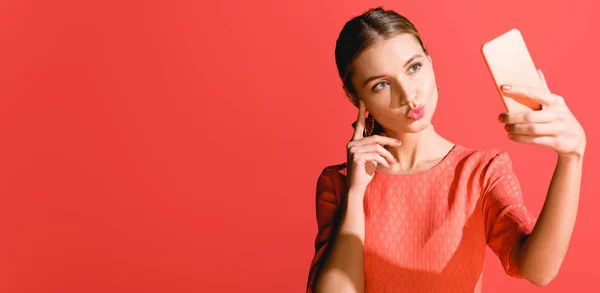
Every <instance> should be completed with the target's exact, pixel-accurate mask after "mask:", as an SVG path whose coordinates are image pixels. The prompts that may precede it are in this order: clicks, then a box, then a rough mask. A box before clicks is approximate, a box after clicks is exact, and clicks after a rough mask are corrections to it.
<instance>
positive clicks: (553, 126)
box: [498, 71, 586, 156]
mask: <svg viewBox="0 0 600 293" xmlns="http://www.w3.org/2000/svg"><path fill="white" fill-rule="evenodd" d="M539 75H540V79H541V80H542V83H543V85H544V87H543V88H530V87H524V86H519V85H509V88H506V87H503V89H502V90H503V91H504V93H505V94H506V95H507V96H518V97H523V98H527V99H529V100H532V101H534V102H537V103H539V104H541V105H542V109H541V110H535V111H529V112H519V113H502V114H500V116H499V117H498V119H499V120H500V122H502V123H504V124H506V126H505V129H506V131H507V132H508V136H509V138H510V139H511V140H513V141H516V142H521V143H528V144H538V145H542V146H546V147H550V148H552V149H553V150H555V151H556V152H557V153H558V155H559V156H583V153H584V152H585V145H586V136H585V131H584V130H583V127H582V126H581V124H579V122H578V121H577V119H576V118H575V116H574V115H573V114H572V113H571V111H570V110H569V108H568V107H567V104H566V103H565V100H564V99H563V97H561V96H558V95H555V94H553V93H551V92H550V90H549V89H548V86H547V84H546V80H545V79H544V75H543V74H542V72H541V71H539Z"/></svg>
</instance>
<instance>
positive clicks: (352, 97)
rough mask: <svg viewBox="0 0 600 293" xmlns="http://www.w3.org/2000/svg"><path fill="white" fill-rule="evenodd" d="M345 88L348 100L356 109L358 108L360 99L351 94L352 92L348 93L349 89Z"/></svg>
mask: <svg viewBox="0 0 600 293" xmlns="http://www.w3.org/2000/svg"><path fill="white" fill-rule="evenodd" d="M343 88H344V93H346V98H348V100H349V101H350V103H352V105H354V106H355V107H356V108H358V97H355V96H354V95H353V94H352V93H350V91H348V88H346V86H343Z"/></svg>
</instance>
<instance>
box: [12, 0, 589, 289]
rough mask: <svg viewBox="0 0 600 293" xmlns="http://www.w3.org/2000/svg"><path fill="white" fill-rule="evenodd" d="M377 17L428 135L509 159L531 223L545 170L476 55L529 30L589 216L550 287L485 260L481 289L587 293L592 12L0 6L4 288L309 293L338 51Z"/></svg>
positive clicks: (549, 167) (341, 125)
mask: <svg viewBox="0 0 600 293" xmlns="http://www.w3.org/2000/svg"><path fill="white" fill-rule="evenodd" d="M201 2H202V3H201ZM378 5H383V6H384V7H385V8H391V9H395V10H397V11H398V12H399V13H401V14H403V15H405V16H407V17H408V18H409V19H411V20H412V21H413V22H414V23H415V24H416V26H417V28H418V29H419V30H420V31H421V33H422V36H423V39H424V41H425V43H426V44H427V46H428V49H429V50H430V52H431V54H432V57H433V60H434V66H435V70H436V75H437V80H438V84H439V87H440V92H441V95H440V102H439V105H438V110H437V113H436V116H435V117H434V124H435V125H436V129H437V130H438V131H439V132H440V133H441V134H443V135H444V136H446V137H448V138H449V139H451V140H452V141H454V142H458V143H460V144H463V145H465V146H467V147H471V148H486V147H500V148H504V149H507V150H509V152H510V154H511V157H512V158H513V162H514V167H515V171H516V172H517V175H519V178H520V180H521V183H522V188H523V190H524V196H525V202H526V204H527V205H528V207H529V208H530V210H531V211H532V213H534V214H535V215H537V214H538V213H539V210H540V208H541V206H542V203H543V200H544V196H545V192H546V189H547V186H548V184H549V180H550V177H551V175H552V171H553V168H554V163H555V156H554V155H553V153H552V151H550V150H547V149H544V148H542V147H534V146H528V145H522V144H515V143H512V142H511V141H509V140H508V139H506V138H505V134H504V130H503V128H502V125H501V124H499V123H498V122H497V121H496V117H497V115H498V114H499V113H500V112H501V111H502V110H503V108H502V103H501V101H500V99H499V97H498V96H497V93H496V92H495V89H494V86H493V83H492V80H491V77H490V76H489V74H488V72H487V71H486V67H485V64H484V62H483V60H482V58H481V56H480V53H479V48H480V45H481V44H482V43H483V42H485V41H486V40H488V39H491V38H492V37H495V36H496V35H499V34H500V33H503V32H505V31H507V30H509V29H510V28H512V27H517V28H519V29H520V30H521V31H522V33H523V35H524V37H525V39H526V41H527V43H528V45H529V47H530V51H531V53H532V55H533V58H534V61H535V62H536V64H537V65H538V67H540V68H542V69H543V70H544V72H545V75H546V78H547V80H548V83H549V86H550V87H551V89H552V90H553V91H554V92H556V93H558V94H560V95H562V96H564V97H565V99H566V101H567V103H568V105H569V106H570V108H571V109H572V111H573V112H574V113H575V114H576V116H577V117H578V118H579V120H580V122H581V123H582V124H583V125H584V127H585V129H586V130H587V134H588V148H587V154H586V163H585V168H584V178H583V187H582V195H581V204H580V210H579V215H578V220H577V224H576V228H575V231H574V234H573V238H572V241H571V246H570V250H569V253H568V254H567V257H566V260H565V262H564V265H563V267H562V269H561V271H560V274H559V275H558V277H557V278H556V279H555V280H554V282H553V283H551V284H550V285H549V286H548V287H546V288H543V289H539V288H536V287H534V286H533V285H530V284H528V283H527V282H526V281H519V280H514V279H510V278H509V277H507V276H505V275H504V274H503V272H502V271H501V267H500V264H499V262H498V260H497V258H496V257H495V256H494V255H493V254H492V253H491V252H489V254H488V264H487V267H486V272H485V277H484V292H511V290H512V291H514V292H517V291H518V292H522V291H528V292H564V291H567V290H569V291H577V292H598V285H597V281H598V279H599V278H600V273H599V272H598V270H597V267H598V263H599V262H600V255H599V253H598V249H597V247H599V246H600V243H599V241H600V240H599V237H598V234H597V233H598V228H597V227H598V226H597V221H598V216H597V215H598V211H597V206H598V204H599V203H600V200H599V199H598V197H597V196H598V194H599V191H600V190H599V185H598V181H597V178H598V177H597V174H598V173H599V172H600V169H599V168H600V167H599V166H598V163H600V158H599V156H598V154H597V153H596V152H595V150H596V149H597V144H598V140H599V134H600V127H599V126H598V118H597V114H596V112H597V107H598V106H599V104H598V99H599V98H600V97H599V95H598V93H597V91H596V88H597V83H598V81H597V77H598V68H599V65H600V57H599V56H598V53H597V52H598V51H600V46H599V45H598V42H597V41H598V38H597V36H598V32H599V31H600V18H598V17H597V12H598V11H600V4H598V2H597V1H592V0H588V1H516V0H509V1H501V2H498V1H495V2H494V3H492V2H485V3H484V1H422V0H420V1H380V2H376V1H350V2H349V1H295V2H286V1H284V2H282V1H266V0H262V1H222V2H217V1H212V2H208V3H205V2H203V1H162V2H156V1H152V2H150V1H138V2H134V1H113V2H107V1H75V0H73V1H64V0H63V1H58V0H57V1H30V0H29V1H26V0H12V1H11V0H5V1H2V2H1V3H0V38H1V40H2V43H1V46H0V66H1V70H0V195H1V197H0V233H1V236H0V237H1V240H0V291H1V292H302V291H303V290H304V286H305V283H306V279H307V274H308V268H309V264H310V261H311V258H312V254H313V249H314V248H313V241H314V237H315V233H316V222H315V206H314V204H315V201H314V199H315V185H316V179H317V176H318V175H319V173H320V172H321V170H322V169H323V168H324V167H325V166H327V165H332V164H338V163H341V162H343V161H344V159H345V148H344V147H345V144H346V142H347V141H348V139H349V138H350V136H351V132H352V129H351V127H350V124H351V123H352V122H353V121H354V119H355V117H356V114H355V109H354V108H353V106H352V105H351V104H350V103H349V102H347V100H346V99H345V97H344V94H343V91H342V89H341V83H340V81H339V79H338V77H337V75H336V69H335V62H334V57H333V56H334V55H333V49H334V44H335V39H336V37H337V35H338V33H339V31H340V29H341V28H342V26H343V24H344V22H345V21H347V20H348V19H350V18H351V17H352V16H354V15H356V14H358V13H361V12H362V11H364V10H366V9H367V8H370V7H372V6H378Z"/></svg>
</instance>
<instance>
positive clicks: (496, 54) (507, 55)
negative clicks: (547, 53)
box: [481, 28, 544, 112]
mask: <svg viewBox="0 0 600 293" xmlns="http://www.w3.org/2000/svg"><path fill="white" fill-rule="evenodd" d="M481 53H482V54H483V59H484V60H485V63H486V64H487V67H488V69H489V71H490V73H491V75H492V78H493V79H494V83H495V84H496V89H497V90H498V93H499V94H500V97H501V98H502V101H503V103H504V106H505V108H506V110H507V111H508V112H526V111H532V110H540V109H542V106H541V105H540V104H539V103H536V102H533V101H531V100H528V99H525V98H518V97H516V98H513V97H507V96H505V95H504V94H503V92H502V90H501V86H502V85H505V84H519V85H524V86H530V87H543V86H544V85H543V83H542V80H541V77H540V75H539V73H538V71H537V68H536V67H535V64H534V63H533V59H532V58H531V55H530V54H529V50H528V49H527V46H526V45H525V40H524V39H523V36H522V35H521V32H520V31H519V30H518V29H516V28H513V29H511V30H510V31H508V32H506V33H504V34H502V35H500V36H498V37H496V38H494V39H492V40H491V41H489V42H487V43H485V44H483V45H482V46H481Z"/></svg>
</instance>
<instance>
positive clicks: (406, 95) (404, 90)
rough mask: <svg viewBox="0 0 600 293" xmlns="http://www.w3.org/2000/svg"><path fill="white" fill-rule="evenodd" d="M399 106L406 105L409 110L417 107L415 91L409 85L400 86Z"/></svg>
mask: <svg viewBox="0 0 600 293" xmlns="http://www.w3.org/2000/svg"><path fill="white" fill-rule="evenodd" d="M400 89H401V91H400V97H399V102H400V106H405V105H408V106H409V107H410V108H411V109H412V108H414V107H416V106H417V97H418V94H417V90H416V88H415V87H412V86H411V85H409V84H402V85H400Z"/></svg>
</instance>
